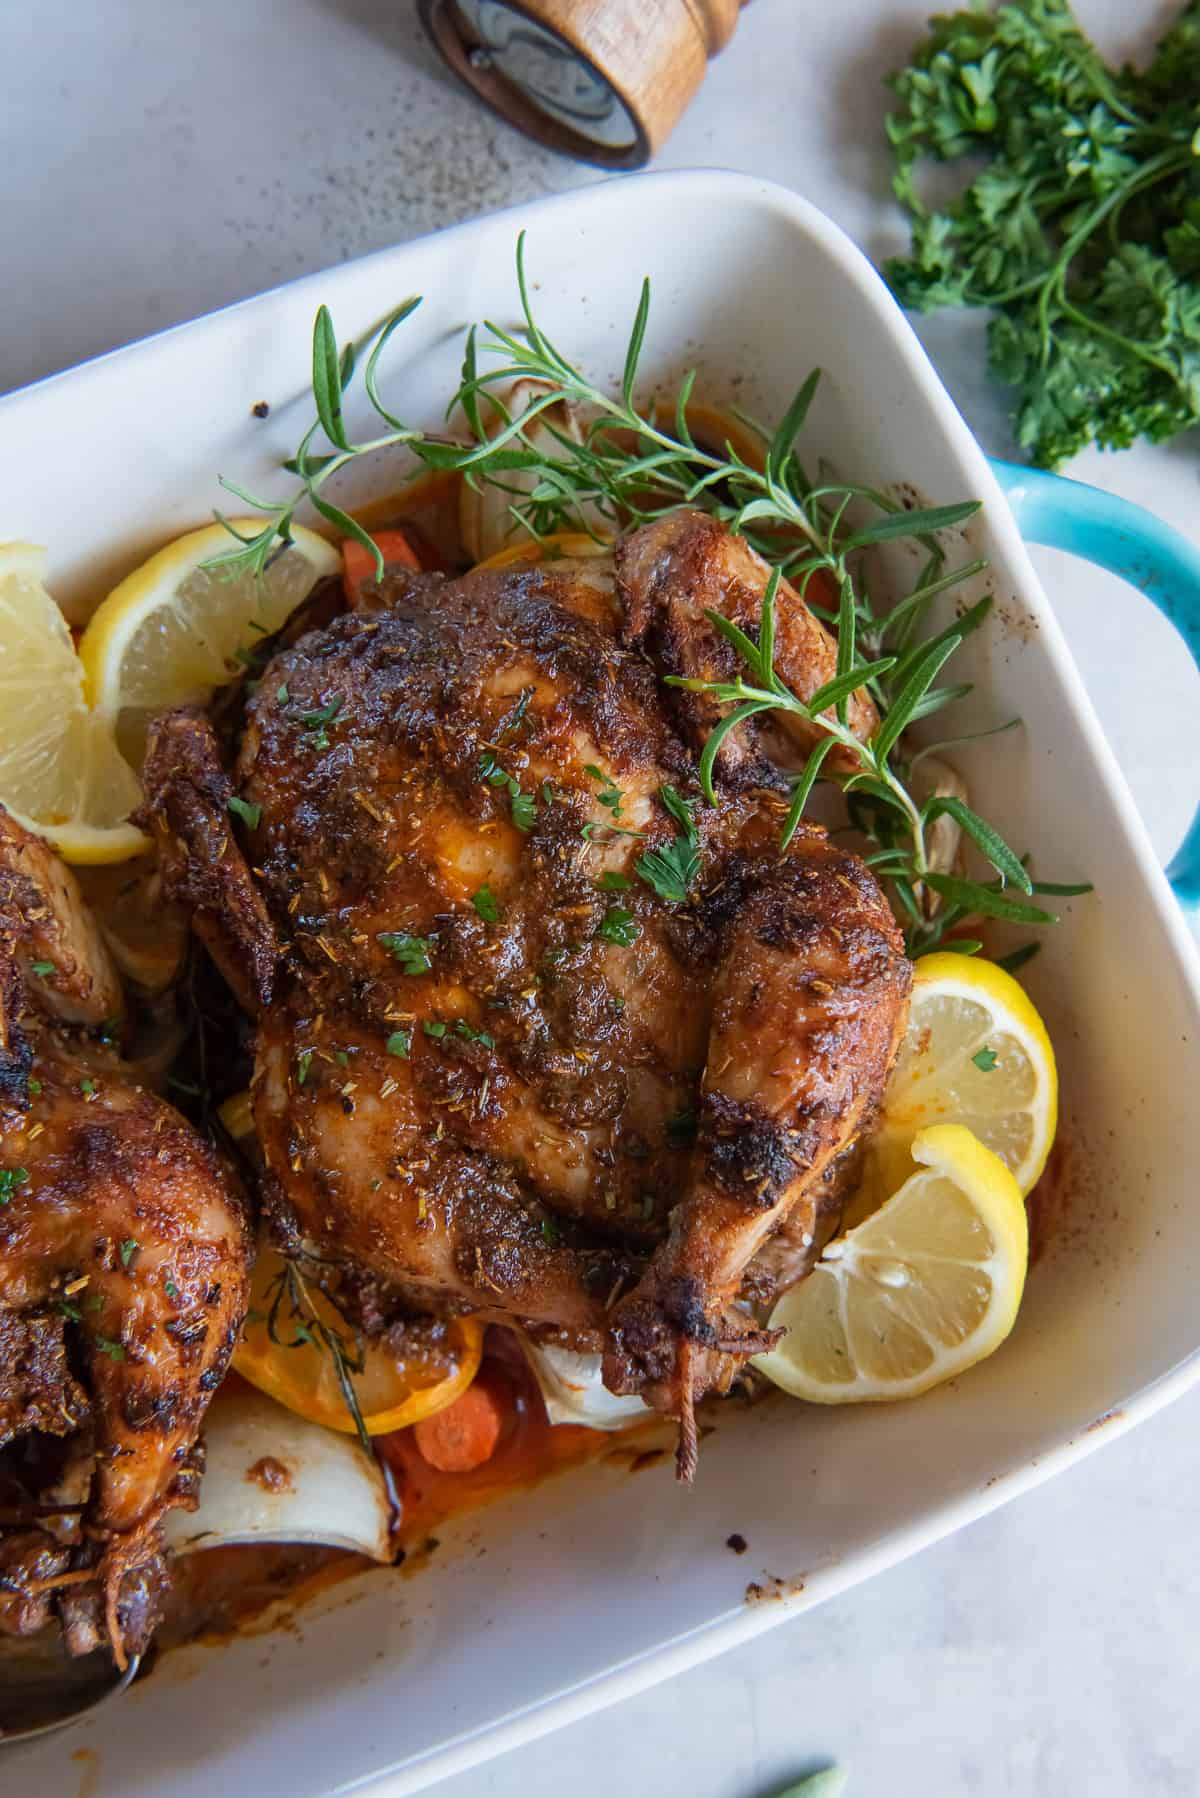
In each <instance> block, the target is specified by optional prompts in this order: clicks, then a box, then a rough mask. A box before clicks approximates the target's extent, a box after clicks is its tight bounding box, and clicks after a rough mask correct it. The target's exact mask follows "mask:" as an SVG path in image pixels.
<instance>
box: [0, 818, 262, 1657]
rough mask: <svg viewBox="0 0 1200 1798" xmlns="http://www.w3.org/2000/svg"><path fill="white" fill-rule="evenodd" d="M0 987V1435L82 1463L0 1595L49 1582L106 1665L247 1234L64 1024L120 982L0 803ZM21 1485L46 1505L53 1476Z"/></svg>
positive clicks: (113, 992)
mask: <svg viewBox="0 0 1200 1798" xmlns="http://www.w3.org/2000/svg"><path fill="white" fill-rule="evenodd" d="M31 947H32V948H34V949H36V951H37V953H36V955H34V954H31V952H30V951H31ZM0 985H2V989H3V990H2V1000H3V1003H2V1007H0V1197H2V1199H3V1203H2V1204H0V1365H2V1366H3V1369H4V1373H5V1375H6V1377H5V1378H4V1380H3V1390H4V1392H5V1401H4V1404H3V1406H2V1407H0V1447H3V1446H4V1445H5V1444H8V1443H18V1442H20V1441H21V1440H22V1439H23V1438H25V1437H27V1436H30V1435H33V1434H36V1435H51V1436H59V1437H62V1438H65V1439H71V1440H74V1441H75V1442H76V1446H77V1447H78V1448H79V1449H80V1450H81V1453H82V1458H83V1460H84V1461H85V1462H86V1468H85V1471H84V1473H83V1477H82V1484H79V1482H78V1481H77V1482H76V1485H77V1491H76V1492H75V1493H74V1494H73V1496H78V1497H79V1498H80V1499H81V1500H82V1501H83V1502H82V1504H81V1506H80V1509H81V1511H82V1523H81V1525H80V1524H75V1525H74V1526H72V1527H71V1528H67V1527H65V1525H64V1527H63V1528H61V1529H58V1533H57V1534H53V1533H52V1534H49V1535H43V1533H41V1532H39V1531H36V1530H35V1531H34V1532H33V1536H32V1538H31V1555H32V1559H30V1557H29V1556H22V1555H20V1554H14V1551H13V1550H12V1545H11V1542H7V1541H6V1543H5V1544H4V1551H5V1552H4V1556H3V1558H4V1560H5V1562H6V1566H5V1571H4V1573H3V1574H0V1589H3V1590H4V1591H6V1592H8V1593H9V1594H12V1595H13V1596H12V1599H11V1601H10V1602H9V1604H8V1611H9V1613H10V1622H11V1620H12V1617H14V1616H15V1617H17V1618H18V1619H20V1618H22V1617H24V1618H25V1620H26V1622H28V1621H29V1619H30V1618H36V1615H37V1612H38V1607H37V1605H36V1604H34V1603H33V1600H34V1599H35V1597H36V1596H37V1594H38V1593H39V1592H43V1591H54V1590H57V1589H59V1588H61V1589H62V1594H63V1599H62V1614H63V1617H64V1622H65V1623H66V1624H67V1636H68V1642H69V1644H70V1645H71V1646H72V1647H73V1648H75V1649H76V1650H78V1651H81V1652H82V1651H84V1650H86V1649H88V1648H90V1647H92V1646H93V1645H94V1644H95V1643H96V1641H97V1640H99V1639H102V1637H103V1636H104V1635H105V1634H106V1635H107V1637H108V1639H109V1640H110V1641H111V1643H112V1646H113V1649H114V1652H115V1653H116V1656H117V1659H118V1661H119V1662H122V1664H123V1659H124V1650H125V1646H126V1645H127V1644H130V1645H132V1646H137V1645H138V1644H139V1641H140V1640H141V1639H142V1638H144V1636H145V1635H146V1633H148V1630H149V1628H150V1627H152V1624H153V1608H154V1593H153V1591H152V1590H151V1588H152V1587H153V1586H154V1585H155V1584H157V1583H158V1582H159V1581H160V1580H161V1542H160V1538H159V1531H158V1525H159V1520H160V1518H161V1516H162V1513H163V1512H164V1510H165V1509H167V1508H169V1507H170V1506H171V1505H172V1504H177V1503H184V1502H188V1501H189V1499H190V1497H191V1494H192V1490H193V1488H194V1484H195V1474H196V1465H197V1464H196V1460H195V1454H194V1451H195V1446H196V1441H197V1437H198V1434H199V1430H200V1424H201V1420H202V1418H203V1415H204V1411H205V1409H206V1407H207V1404H208V1401H209V1399H210V1398H211V1396H212V1394H213V1392H214V1391H215V1390H216V1387H217V1386H218V1385H219V1384H220V1381H221V1378H222V1376H223V1374H224V1372H225V1369H226V1366H227V1365H228V1362H229V1357H230V1354H231V1353H232V1350H233V1346H234V1343H235V1341H236V1338H237V1333H238V1331H239V1330H240V1328H241V1324H242V1319H243V1317H244V1314H245V1308H246V1303H247V1296H248V1287H249V1266H250V1261H251V1245H250V1240H249V1235H248V1229H247V1224H246V1219H245V1214H244V1210H243V1205H242V1200H241V1197H240V1195H239V1193H238V1192H237V1190H236V1187H235V1185H234V1183H233V1182H232V1180H231V1177H230V1175H229V1173H228V1171H227V1170H226V1169H225V1168H224V1167H222V1166H221V1164H220V1163H219V1162H218V1161H217V1158H216V1156H215V1155H214V1154H213V1152H212V1150H211V1149H209V1148H208V1147H207V1146H206V1145H205V1144H204V1143H203V1142H202V1141H201V1140H200V1138H199V1137H198V1136H197V1135H196V1133H195V1131H194V1130H193V1129H192V1128H191V1126H190V1125H189V1124H187V1123H186V1122H185V1120H184V1119H183V1118H181V1117H180V1116H179V1115H178V1113H177V1112H175V1111H173V1110H172V1108H171V1107H170V1106H169V1105H166V1104H165V1103H164V1102H163V1101H162V1100H161V1099H159V1098H157V1097H156V1096H155V1095H154V1094H152V1093H150V1092H148V1091H146V1090H144V1089H143V1088H142V1087H140V1086H137V1085H135V1084H133V1083H132V1082H131V1080H130V1079H129V1077H128V1075H127V1074H126V1073H125V1072H124V1071H123V1069H122V1064H121V1062H120V1059H119V1057H118V1055H117V1054H116V1052H115V1051H114V1049H113V1048H112V1047H111V1046H109V1045H108V1044H107V1043H106V1042H105V1041H97V1040H96V1039H95V1038H94V1037H91V1038H89V1037H87V1036H84V1035H81V1034H78V1033H75V1032H72V1030H70V1029H69V1028H68V1027H67V1024H69V1025H76V1026H78V1025H93V1026H98V1025H100V1024H102V1023H106V1024H107V1032H111V1031H113V1030H114V1029H116V1028H118V1024H117V1023H116V1022H114V1021H113V1020H114V1019H119V1012H120V988H119V985H118V984H117V981H116V976H115V974H114V972H113V969H112V967H111V964H110V963H109V961H108V957H107V954H106V952H105V950H104V948H103V944H102V942H101V939H100V937H99V934H98V933H97V932H96V931H95V929H94V927H93V926H92V925H91V921H90V919H89V918H88V916H87V913H86V910H85V908H84V905H83V900H82V897H81V895H80V892H79V889H78V886H77V884H76V882H75V879H74V877H73V876H72V874H71V873H70V871H69V870H68V869H66V868H65V867H63V865H62V864H61V862H59V861H58V858H57V857H56V856H55V855H54V853H53V851H51V850H50V849H49V848H48V847H47V845H46V844H45V843H43V842H41V841H40V840H39V839H38V838H35V837H32V836H30V835H29V834H28V833H27V832H26V831H24V830H22V829H21V828H20V826H18V825H17V824H16V823H15V822H14V821H13V820H12V819H11V818H9V817H7V815H6V814H4V813H3V812H2V811H0ZM76 1471H77V1472H78V1468H77V1469H76ZM34 1497H36V1498H39V1499H46V1498H49V1499H50V1500H51V1501H53V1502H59V1501H62V1502H65V1501H63V1500H62V1491H61V1480H59V1483H58V1484H57V1485H56V1486H55V1489H54V1490H53V1491H51V1492H50V1493H46V1492H44V1491H43V1492H40V1493H36V1494H34ZM73 1515H74V1514H73V1513H70V1512H67V1513H63V1514H62V1519H60V1521H62V1520H63V1519H66V1518H68V1517H71V1516H73ZM3 1533H4V1532H3V1531H2V1530H0V1535H3ZM47 1556H49V1557H50V1560H52V1561H55V1562H56V1568H55V1575H54V1577H53V1578H50V1577H49V1576H48V1575H46V1574H44V1573H39V1572H38V1571H37V1567H40V1566H41V1564H42V1562H44V1561H46V1558H47ZM59 1562H61V1563H62V1565H57V1563H59ZM35 1563H36V1564H37V1565H36V1566H35ZM68 1563H69V1568H70V1570H69V1571H66V1568H67V1564H68ZM21 1568H24V1570H25V1572H24V1574H22V1573H21V1572H20V1569H21ZM60 1575H63V1576H64V1577H59V1576H60ZM31 1605H32V1608H30V1607H31ZM44 1608H45V1606H44V1600H43V1604H42V1609H43V1610H44ZM2 1627H3V1620H2V1619H0V1628H2Z"/></svg>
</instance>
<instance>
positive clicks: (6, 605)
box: [0, 543, 147, 862]
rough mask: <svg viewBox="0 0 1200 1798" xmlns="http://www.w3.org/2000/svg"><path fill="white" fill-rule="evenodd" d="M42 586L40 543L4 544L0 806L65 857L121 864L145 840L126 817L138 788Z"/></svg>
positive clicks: (0, 573)
mask: <svg viewBox="0 0 1200 1798" xmlns="http://www.w3.org/2000/svg"><path fill="white" fill-rule="evenodd" d="M45 582H46V552H45V550H44V549H38V548H36V547H35V546H34V545H33V544H30V543H5V544H0V804H2V805H4V806H5V807H6V808H7V810H8V811H10V812H11V813H12V815H13V816H14V817H15V818H16V819H18V820H19V822H20V823H22V824H24V825H25V826H26V828H27V829H29V830H33V831H36V832H37V833H38V834H39V835H40V836H44V837H47V838H48V839H49V840H50V842H52V843H53V844H54V846H55V848H56V849H58V851H59V852H60V854H62V855H63V856H64V857H65V858H66V859H67V861H72V862H116V861H124V860H125V858H126V857H127V856H131V855H136V854H138V852H139V851H140V850H142V849H145V848H146V846H147V844H146V838H145V837H144V836H143V835H142V833H141V831H140V830H136V829H135V828H134V826H133V825H132V824H130V823H129V822H128V819H129V814H130V812H131V811H132V810H133V808H134V806H135V805H136V804H137V802H138V799H139V798H140V796H141V791H140V788H139V786H138V783H137V780H136V778H135V776H134V774H133V771H132V769H131V768H130V767H129V766H128V764H127V763H126V762H125V761H124V760H123V758H122V757H121V755H120V753H119V752H118V749H117V745H116V743H115V742H114V740H113V736H112V731H111V729H110V728H109V726H108V724H107V722H106V721H105V720H104V719H102V718H99V717H97V716H96V715H95V714H94V713H93V712H91V711H90V710H89V708H88V704H87V699H86V695H85V692H84V682H83V670H82V668H81V667H80V665H79V659H78V657H77V656H76V654H75V646H74V644H73V643H72V641H71V632H70V630H69V628H68V626H67V621H66V619H65V618H64V617H63V615H62V613H61V612H60V611H59V609H58V607H57V606H56V605H55V603H54V601H53V599H51V597H50V595H49V593H47V591H46V584H45Z"/></svg>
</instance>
